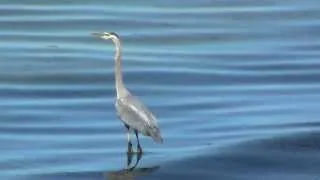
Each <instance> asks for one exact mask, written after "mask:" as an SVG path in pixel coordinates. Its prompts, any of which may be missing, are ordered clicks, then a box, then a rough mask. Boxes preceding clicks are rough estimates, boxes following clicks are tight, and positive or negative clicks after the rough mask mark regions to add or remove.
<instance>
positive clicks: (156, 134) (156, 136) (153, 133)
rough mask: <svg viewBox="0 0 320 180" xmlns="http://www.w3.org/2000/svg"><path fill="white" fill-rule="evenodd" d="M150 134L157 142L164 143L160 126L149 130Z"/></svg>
mask: <svg viewBox="0 0 320 180" xmlns="http://www.w3.org/2000/svg"><path fill="white" fill-rule="evenodd" d="M149 134H150V136H151V137H152V139H153V140H154V141H155V142H157V143H159V144H161V143H163V138H162V137H161V133H160V130H159V128H157V127H153V128H151V129H150V131H149Z"/></svg>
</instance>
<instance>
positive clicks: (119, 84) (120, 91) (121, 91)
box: [113, 39, 127, 98]
mask: <svg viewBox="0 0 320 180" xmlns="http://www.w3.org/2000/svg"><path fill="white" fill-rule="evenodd" d="M113 42H114V44H115V46H116V53H115V81H116V91H117V97H118V98H120V97H123V96H125V95H126V94H127V90H126V88H125V87H124V84H123V79H122V72H121V69H122V68H121V43H120V40H119V39H114V40H113Z"/></svg>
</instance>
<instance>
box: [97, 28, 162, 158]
mask: <svg viewBox="0 0 320 180" xmlns="http://www.w3.org/2000/svg"><path fill="white" fill-rule="evenodd" d="M92 34H93V35H94V36H97V37H99V38H101V39H105V40H112V42H113V43H114V45H115V56H114V60H115V89H116V95H117V97H116V102H115V107H116V110H117V115H118V117H119V119H120V120H121V121H122V122H123V124H124V126H125V128H126V130H127V140H128V153H132V143H131V132H132V131H133V132H134V133H135V136H136V139H137V152H138V153H142V152H143V151H142V148H141V145H140V141H139V133H141V134H143V135H144V136H150V137H152V139H153V140H154V141H155V142H156V143H162V142H163V138H162V136H161V133H160V128H159V126H158V123H157V119H156V117H155V116H154V115H153V113H152V112H151V111H150V110H149V109H148V108H147V107H146V106H145V105H144V104H143V103H142V102H141V101H140V100H139V99H138V98H137V97H135V96H133V95H132V94H131V93H130V92H129V90H128V89H127V88H126V87H125V85H124V83H123V78H122V71H121V55H122V51H121V49H122V47H121V41H120V37H119V36H118V35H117V34H116V33H114V32H103V33H97V32H95V33H92Z"/></svg>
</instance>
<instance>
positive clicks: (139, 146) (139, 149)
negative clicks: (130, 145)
mask: <svg viewBox="0 0 320 180" xmlns="http://www.w3.org/2000/svg"><path fill="white" fill-rule="evenodd" d="M134 133H135V134H136V137H137V142H138V145H137V150H138V153H139V154H141V153H142V152H143V151H142V148H141V145H140V141H139V135H138V131H137V130H134Z"/></svg>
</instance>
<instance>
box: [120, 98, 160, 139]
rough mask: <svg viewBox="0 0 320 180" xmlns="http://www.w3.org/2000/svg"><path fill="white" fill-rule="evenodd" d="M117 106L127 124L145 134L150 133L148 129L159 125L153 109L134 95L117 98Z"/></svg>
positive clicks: (121, 117)
mask: <svg viewBox="0 0 320 180" xmlns="http://www.w3.org/2000/svg"><path fill="white" fill-rule="evenodd" d="M116 108H117V111H118V115H119V117H120V119H121V120H122V121H123V122H124V123H125V124H127V125H129V126H130V127H131V128H134V129H136V130H138V131H140V132H141V133H143V134H145V135H147V134H148V129H150V128H153V127H158V125H157V121H156V118H155V117H154V115H153V114H152V113H151V111H149V110H148V109H147V107H145V106H144V105H143V104H142V103H141V102H140V101H139V100H138V99H137V98H135V97H134V96H132V95H128V96H126V97H124V98H120V99H117V102H116Z"/></svg>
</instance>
